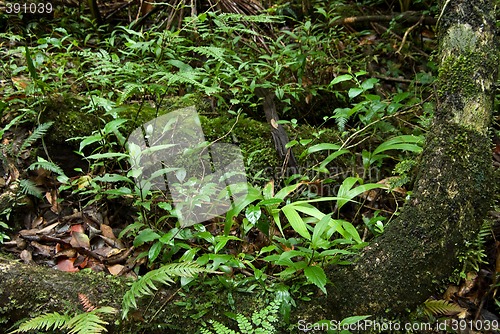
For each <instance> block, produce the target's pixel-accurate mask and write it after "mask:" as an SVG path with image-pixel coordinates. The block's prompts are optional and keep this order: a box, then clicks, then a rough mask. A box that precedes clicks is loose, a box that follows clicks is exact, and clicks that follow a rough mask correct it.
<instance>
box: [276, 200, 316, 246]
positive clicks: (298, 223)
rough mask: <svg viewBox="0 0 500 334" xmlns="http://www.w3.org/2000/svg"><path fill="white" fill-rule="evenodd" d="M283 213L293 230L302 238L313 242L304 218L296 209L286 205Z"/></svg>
mask: <svg viewBox="0 0 500 334" xmlns="http://www.w3.org/2000/svg"><path fill="white" fill-rule="evenodd" d="M281 211H283V214H284V215H285V217H286V218H287V219H288V222H289V223H290V225H291V226H292V228H293V229H294V230H295V232H297V233H298V234H300V235H301V236H302V237H304V238H306V239H307V240H311V235H310V234H309V231H308V230H307V225H306V223H305V222H304V220H303V219H302V217H300V216H299V214H298V213H297V211H295V209H294V207H293V206H291V205H286V206H284V207H283V208H282V209H281Z"/></svg>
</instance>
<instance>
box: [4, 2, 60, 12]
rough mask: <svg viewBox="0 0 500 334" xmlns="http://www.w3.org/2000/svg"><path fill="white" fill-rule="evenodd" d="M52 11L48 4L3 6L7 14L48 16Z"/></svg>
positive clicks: (11, 4) (50, 5) (7, 4)
mask: <svg viewBox="0 0 500 334" xmlns="http://www.w3.org/2000/svg"><path fill="white" fill-rule="evenodd" d="M53 10H54V7H53V6H52V4H51V3H50V2H41V3H10V2H7V3H6V4H5V12H6V13H7V14H50V13H52V11H53Z"/></svg>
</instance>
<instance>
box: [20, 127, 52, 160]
mask: <svg viewBox="0 0 500 334" xmlns="http://www.w3.org/2000/svg"><path fill="white" fill-rule="evenodd" d="M53 123H54V122H47V123H42V124H40V125H39V126H38V127H37V128H36V129H35V131H33V133H32V134H31V135H30V136H29V137H28V138H26V140H25V141H24V142H23V144H22V145H21V147H20V148H19V154H21V152H22V151H24V150H25V149H27V148H28V147H30V146H31V145H33V143H34V142H36V141H37V140H38V139H40V138H42V137H43V136H45V134H46V133H47V131H48V130H49V128H50V127H51V126H52V124H53Z"/></svg>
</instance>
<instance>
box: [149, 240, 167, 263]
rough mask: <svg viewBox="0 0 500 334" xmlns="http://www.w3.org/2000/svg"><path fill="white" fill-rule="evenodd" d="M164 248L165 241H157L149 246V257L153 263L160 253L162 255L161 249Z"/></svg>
mask: <svg viewBox="0 0 500 334" xmlns="http://www.w3.org/2000/svg"><path fill="white" fill-rule="evenodd" d="M162 248H163V243H161V242H159V241H157V242H155V243H154V244H153V246H151V247H150V248H149V252H148V259H149V262H150V263H153V262H154V261H155V260H156V258H157V257H158V255H160V252H161V249H162Z"/></svg>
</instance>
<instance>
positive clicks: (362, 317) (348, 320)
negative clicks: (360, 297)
mask: <svg viewBox="0 0 500 334" xmlns="http://www.w3.org/2000/svg"><path fill="white" fill-rule="evenodd" d="M369 317H371V315H355V316H352V317H348V318H345V319H343V320H342V321H341V322H340V326H348V325H352V324H355V323H357V322H359V321H362V320H365V319H367V318H369Z"/></svg>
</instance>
